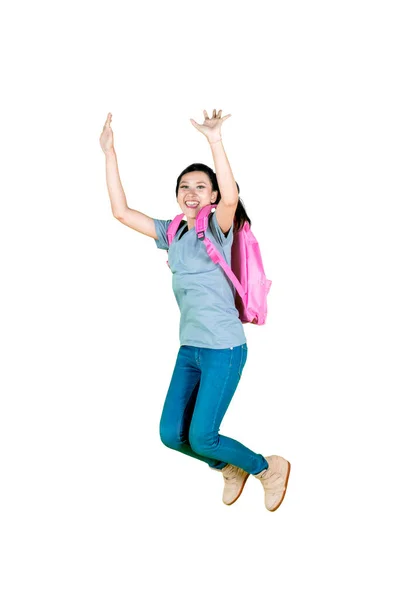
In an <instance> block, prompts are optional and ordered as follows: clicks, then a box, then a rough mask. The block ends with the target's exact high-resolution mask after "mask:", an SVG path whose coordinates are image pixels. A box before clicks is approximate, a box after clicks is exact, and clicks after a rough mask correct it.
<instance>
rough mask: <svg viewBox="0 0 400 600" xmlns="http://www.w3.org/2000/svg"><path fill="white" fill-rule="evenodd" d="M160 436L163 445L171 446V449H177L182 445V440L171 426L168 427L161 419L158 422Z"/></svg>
mask: <svg viewBox="0 0 400 600" xmlns="http://www.w3.org/2000/svg"><path fill="white" fill-rule="evenodd" d="M160 438H161V441H162V443H163V444H164V446H167V448H171V450H179V449H180V447H181V446H182V442H181V440H180V439H179V437H178V435H177V433H176V431H175V430H174V429H173V428H172V427H169V426H168V425H166V424H165V423H163V421H161V423H160Z"/></svg>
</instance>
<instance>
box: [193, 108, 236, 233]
mask: <svg viewBox="0 0 400 600" xmlns="http://www.w3.org/2000/svg"><path fill="white" fill-rule="evenodd" d="M203 113H204V123H203V125H199V123H196V121H194V120H193V119H190V121H191V123H192V125H193V126H194V127H196V129H198V130H199V131H201V133H203V134H204V135H205V136H206V138H207V140H208V142H209V144H210V147H211V152H212V155H213V160H214V166H215V173H216V175H217V181H218V186H219V191H220V193H221V200H220V201H219V203H218V205H217V208H216V211H215V215H216V218H217V221H218V225H219V226H220V227H221V229H222V231H223V232H224V233H226V232H227V231H229V229H230V228H231V226H232V223H233V218H234V216H235V212H236V207H237V205H238V202H239V195H238V190H237V186H236V181H235V178H234V177H233V173H232V169H231V166H230V164H229V161H228V157H227V156H226V153H225V149H224V146H223V144H222V138H221V126H222V123H223V122H224V121H225V120H226V119H228V118H229V117H230V116H231V115H226V116H225V117H221V115H222V110H220V111H219V112H218V114H217V111H216V110H215V108H214V111H213V114H212V117H211V119H210V118H209V117H208V115H207V111H203Z"/></svg>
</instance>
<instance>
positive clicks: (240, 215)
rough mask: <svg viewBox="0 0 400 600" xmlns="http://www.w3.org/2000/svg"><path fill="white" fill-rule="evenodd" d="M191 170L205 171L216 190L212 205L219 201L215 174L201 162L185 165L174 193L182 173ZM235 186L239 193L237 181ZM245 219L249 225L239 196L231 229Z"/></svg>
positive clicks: (213, 189)
mask: <svg viewBox="0 0 400 600" xmlns="http://www.w3.org/2000/svg"><path fill="white" fill-rule="evenodd" d="M193 171H202V172H203V173H206V174H207V175H208V177H209V178H210V180H211V187H212V191H213V192H218V194H217V199H216V201H215V202H214V203H213V205H214V206H216V205H217V204H218V203H219V201H220V200H221V193H220V191H219V187H218V181H217V176H216V174H215V173H214V171H213V170H212V169H211V168H210V167H208V166H207V165H203V163H193V164H192V165H189V166H188V167H186V169H184V170H183V171H182V173H181V174H180V175H179V177H178V179H177V182H176V189H175V195H176V196H178V190H179V184H180V182H181V179H182V177H183V175H186V173H192V172H193ZM236 186H237V189H238V193H240V188H239V184H238V183H237V182H236ZM246 221H247V223H248V224H249V225H251V221H250V217H249V215H248V214H247V212H246V209H245V207H244V204H243V202H242V199H241V198H240V196H239V202H238V205H237V208H236V212H235V217H234V224H233V231H234V232H236V231H239V230H240V229H241V228H242V227H243V225H244V224H245V222H246Z"/></svg>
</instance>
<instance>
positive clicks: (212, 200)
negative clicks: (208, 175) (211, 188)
mask: <svg viewBox="0 0 400 600" xmlns="http://www.w3.org/2000/svg"><path fill="white" fill-rule="evenodd" d="M217 196H218V192H212V193H211V204H214V202H215V201H216V199H217Z"/></svg>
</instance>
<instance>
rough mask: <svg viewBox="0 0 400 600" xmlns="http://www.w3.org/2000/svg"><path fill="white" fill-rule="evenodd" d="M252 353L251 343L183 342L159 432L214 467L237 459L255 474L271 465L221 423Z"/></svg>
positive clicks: (174, 446) (172, 444)
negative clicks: (217, 346) (225, 432)
mask: <svg viewBox="0 0 400 600" xmlns="http://www.w3.org/2000/svg"><path fill="white" fill-rule="evenodd" d="M246 359H247V344H242V345H241V346H235V347H234V348H224V349H222V350H217V349H211V348H197V347H195V346H181V347H180V349H179V352H178V357H177V359H176V364H175V368H174V372H173V374H172V379H171V383H170V386H169V389H168V393H167V397H166V399H165V404H164V408H163V412H162V416H161V422H160V437H161V440H162V442H163V444H165V445H166V446H168V448H172V449H173V450H178V451H179V452H183V453H184V454H187V455H188V456H191V457H193V458H197V459H198V460H202V461H203V462H205V463H207V464H208V465H209V466H210V467H212V468H214V469H222V468H223V467H225V466H226V465H227V464H232V465H236V466H237V467H240V468H241V469H243V470H244V471H246V472H247V473H251V474H253V475H255V474H257V473H260V472H261V471H262V470H263V469H266V468H267V467H268V463H267V461H266V460H265V458H264V456H262V455H261V454H255V453H254V452H252V451H251V450H249V449H248V448H246V446H243V445H242V444H240V443H239V442H237V441H236V440H233V439H232V438H229V437H225V436H223V435H219V428H220V425H221V422H222V419H223V418H224V415H225V413H226V411H227V409H228V406H229V404H230V402H231V400H232V397H233V395H234V393H235V390H236V388H237V385H238V383H239V380H240V377H241V375H242V371H243V367H244V365H245V363H246Z"/></svg>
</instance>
